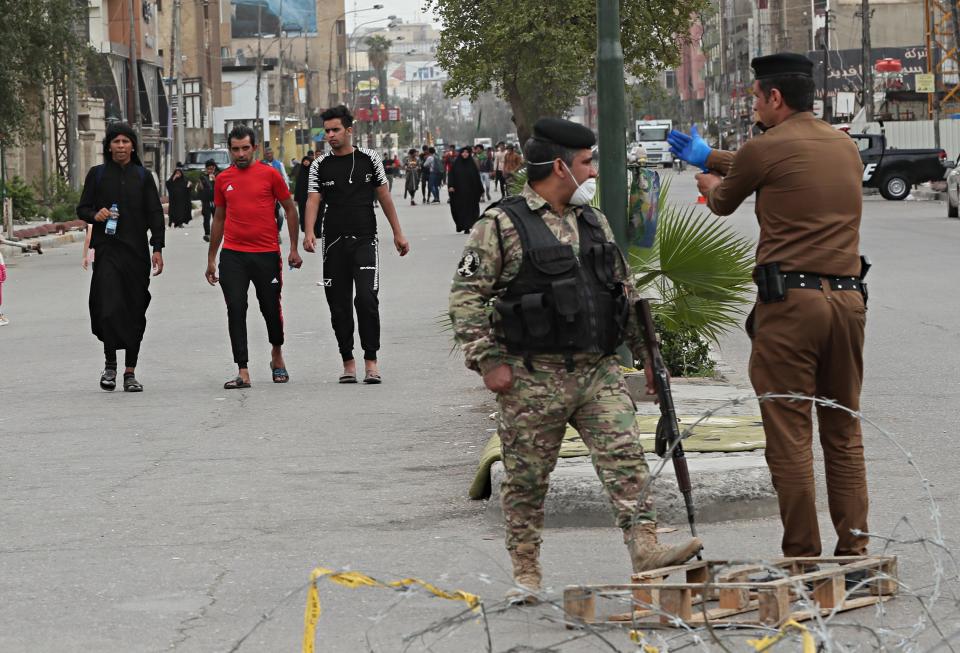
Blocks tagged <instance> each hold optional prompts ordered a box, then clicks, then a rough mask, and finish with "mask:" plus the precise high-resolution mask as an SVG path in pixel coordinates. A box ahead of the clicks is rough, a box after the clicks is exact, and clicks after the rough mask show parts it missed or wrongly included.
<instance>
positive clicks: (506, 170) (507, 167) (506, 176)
mask: <svg viewBox="0 0 960 653" xmlns="http://www.w3.org/2000/svg"><path fill="white" fill-rule="evenodd" d="M522 167H523V157H522V156H521V155H520V152H519V151H518V148H516V147H514V145H513V143H511V144H510V145H507V153H506V154H504V155H503V184H504V187H505V188H506V189H507V190H506V192H507V193H508V194H509V192H510V186H512V185H513V176H514V175H515V174H517V171H518V170H519V169H520V168H522Z"/></svg>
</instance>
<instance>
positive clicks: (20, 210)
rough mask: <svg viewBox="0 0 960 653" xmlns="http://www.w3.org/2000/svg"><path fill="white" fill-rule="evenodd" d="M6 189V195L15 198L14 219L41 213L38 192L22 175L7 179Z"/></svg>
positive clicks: (26, 217) (27, 217)
mask: <svg viewBox="0 0 960 653" xmlns="http://www.w3.org/2000/svg"><path fill="white" fill-rule="evenodd" d="M6 189H7V193H6V196H7V197H9V198H10V199H11V200H13V217H14V219H17V220H26V219H29V218H33V217H36V216H37V215H38V214H39V213H40V210H39V209H40V205H39V203H38V202H37V194H36V192H35V191H34V189H33V187H32V186H31V185H30V184H28V183H27V182H25V181H24V180H23V179H22V178H21V177H14V178H13V179H10V180H9V181H7V185H6Z"/></svg>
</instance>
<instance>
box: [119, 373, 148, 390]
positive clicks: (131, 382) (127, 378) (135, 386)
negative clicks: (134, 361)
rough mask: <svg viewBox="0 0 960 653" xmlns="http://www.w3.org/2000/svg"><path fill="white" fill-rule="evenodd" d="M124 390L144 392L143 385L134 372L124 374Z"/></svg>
mask: <svg viewBox="0 0 960 653" xmlns="http://www.w3.org/2000/svg"><path fill="white" fill-rule="evenodd" d="M123 391H124V392H143V386H142V385H141V384H140V382H139V381H137V377H135V376H134V375H133V374H124V375H123Z"/></svg>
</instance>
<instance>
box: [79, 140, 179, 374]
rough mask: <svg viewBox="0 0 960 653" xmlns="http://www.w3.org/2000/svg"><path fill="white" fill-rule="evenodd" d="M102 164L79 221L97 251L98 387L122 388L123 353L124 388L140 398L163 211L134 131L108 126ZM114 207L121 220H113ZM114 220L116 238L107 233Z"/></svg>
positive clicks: (93, 288) (93, 317)
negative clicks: (120, 354) (121, 359)
mask: <svg viewBox="0 0 960 653" xmlns="http://www.w3.org/2000/svg"><path fill="white" fill-rule="evenodd" d="M103 161H104V162H103V164H102V165H98V166H94V167H92V168H90V171H89V172H87V178H86V180H85V181H84V182H83V193H82V195H81V196H80V203H79V204H78V205H77V217H79V218H80V219H82V220H84V221H85V222H87V223H89V224H91V225H93V231H92V235H91V240H90V246H91V247H92V248H93V249H95V250H96V252H97V257H96V259H95V260H94V262H93V275H92V277H91V280H90V326H91V329H92V330H93V335H95V336H97V338H98V339H99V340H100V341H101V342H103V353H104V357H105V359H106V364H105V365H104V370H103V373H102V374H101V375H100V387H101V388H103V389H104V390H113V389H114V388H116V387H117V350H118V349H123V350H124V352H125V363H126V369H125V371H124V374H123V389H124V390H125V391H126V392H140V391H142V390H143V386H142V385H140V383H139V382H138V381H137V379H136V377H135V376H134V368H136V366H137V355H138V354H139V352H140V342H141V341H142V340H143V332H144V330H145V329H146V326H147V306H149V305H150V291H149V290H148V287H149V285H150V270H151V267H152V268H153V274H154V276H156V275H158V274H160V273H161V272H163V255H162V254H161V251H162V250H163V245H164V239H163V228H164V225H163V207H161V206H160V194H159V193H158V192H157V186H156V184H155V183H154V181H153V176H152V175H151V174H150V172H148V171H147V170H146V169H145V168H144V167H143V165H142V164H141V163H140V157H139V156H137V135H136V134H135V133H134V131H133V129H131V128H130V125H127V124H126V123H115V124H112V125H110V126H109V127H108V128H107V135H106V137H104V139H103ZM113 205H116V207H117V214H118V217H117V219H116V220H115V221H114V220H112V219H111V207H112V206H113ZM108 221H109V226H110V227H112V228H111V230H110V231H113V233H108V231H107V226H108ZM114 222H115V225H114ZM148 230H149V231H150V242H149V244H148V243H147V231H148ZM151 246H152V247H153V256H151V255H150V247H151Z"/></svg>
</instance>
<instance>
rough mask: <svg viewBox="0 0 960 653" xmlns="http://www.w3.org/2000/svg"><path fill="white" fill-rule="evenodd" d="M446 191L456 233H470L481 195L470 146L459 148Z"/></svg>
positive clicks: (477, 216)
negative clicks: (448, 195)
mask: <svg viewBox="0 0 960 653" xmlns="http://www.w3.org/2000/svg"><path fill="white" fill-rule="evenodd" d="M447 192H448V193H450V213H452V214H453V222H454V224H455V225H456V227H457V233H460V232H463V233H465V234H468V233H470V229H472V228H473V224H474V223H475V222H476V221H477V220H479V219H480V199H481V198H482V197H483V183H482V182H481V181H480V169H479V168H478V167H477V162H476V161H474V160H473V153H472V148H470V146H467V147H463V148H460V153H459V154H458V155H457V158H456V159H455V160H454V162H453V166H452V167H451V168H450V174H449V175H448V176H447Z"/></svg>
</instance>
